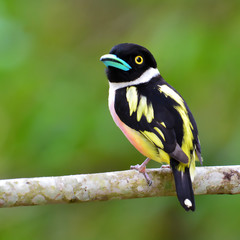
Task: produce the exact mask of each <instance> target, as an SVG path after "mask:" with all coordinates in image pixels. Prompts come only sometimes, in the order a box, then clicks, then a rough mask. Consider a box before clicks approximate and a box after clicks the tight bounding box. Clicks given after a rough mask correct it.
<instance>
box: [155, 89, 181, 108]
mask: <svg viewBox="0 0 240 240" xmlns="http://www.w3.org/2000/svg"><path fill="white" fill-rule="evenodd" d="M159 91H160V93H163V94H164V95H165V96H166V97H170V98H172V99H173V100H174V101H176V102H177V103H178V104H179V105H180V106H181V107H183V108H185V106H184V101H183V99H182V98H181V96H180V95H179V94H177V93H176V92H175V91H174V90H173V89H172V88H170V87H169V86H167V85H160V86H159Z"/></svg>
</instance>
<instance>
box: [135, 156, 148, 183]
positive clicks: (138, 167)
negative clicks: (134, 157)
mask: <svg viewBox="0 0 240 240" xmlns="http://www.w3.org/2000/svg"><path fill="white" fill-rule="evenodd" d="M149 161H150V159H149V158H147V159H146V160H145V161H144V162H143V163H142V164H141V165H139V164H137V165H134V166H131V167H130V169H135V170H137V171H138V172H140V173H142V174H143V176H144V177H145V179H146V181H147V184H148V185H149V186H151V185H152V180H151V178H150V177H149V175H148V174H147V173H146V165H147V164H148V162H149Z"/></svg>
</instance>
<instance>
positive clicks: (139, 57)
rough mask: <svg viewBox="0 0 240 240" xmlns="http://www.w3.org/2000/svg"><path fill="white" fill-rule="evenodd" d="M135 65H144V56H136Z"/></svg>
mask: <svg viewBox="0 0 240 240" xmlns="http://www.w3.org/2000/svg"><path fill="white" fill-rule="evenodd" d="M135 63H136V64H139V65H140V64H142V63H143V57H142V56H136V57H135Z"/></svg>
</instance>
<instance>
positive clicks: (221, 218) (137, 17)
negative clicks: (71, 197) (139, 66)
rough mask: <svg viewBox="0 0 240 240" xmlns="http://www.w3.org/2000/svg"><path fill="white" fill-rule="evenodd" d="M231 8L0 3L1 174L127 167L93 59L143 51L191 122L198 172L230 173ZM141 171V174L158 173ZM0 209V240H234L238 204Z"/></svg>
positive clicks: (234, 32) (239, 135) (239, 111)
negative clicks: (132, 48) (200, 162)
mask: <svg viewBox="0 0 240 240" xmlns="http://www.w3.org/2000/svg"><path fill="white" fill-rule="evenodd" d="M239 7H240V4H239V1H237V0H236V1H233V0H230V1H223V0H220V1H206V0H203V1H187V0H183V1H166V0H165V1H164V0H163V1H156V0H148V1H143V0H139V1H136V0H129V1H126V0H124V1H111V0H103V1H93V0H89V1H84V0H79V1H76V0H69V1H64V0H43V1H30V0H23V1H16V0H2V1H0V133H1V134H0V158H1V159H0V176H1V178H17V177H34V176H52V175H67V174H79V173H91V172H103V171H115V170H123V169H128V168H129V166H130V165H131V164H136V163H140V162H142V161H143V160H144V157H143V156H141V155H140V154H139V153H138V152H137V151H136V150H135V149H134V148H133V147H132V146H131V145H130V144H129V143H128V141H127V140H126V139H125V137H124V136H123V134H122V133H121V132H120V130H119V129H117V127H116V126H115V124H114V122H113V121H112V119H111V116H110V114H109V111H108V106H107V95H108V82H107V79H106V76H105V74H104V65H103V64H102V63H100V62H99V57H100V56H101V55H102V54H105V53H108V52H109V50H110V49H111V47H112V46H113V45H115V44H117V43H121V42H134V43H138V44H141V45H144V46H145V47H147V48H148V49H149V50H150V51H151V52H152V53H153V54H154V56H155V57H156V59H157V62H158V67H159V69H160V71H161V73H162V75H163V77H164V78H165V79H166V80H167V81H168V82H169V83H170V84H171V85H173V86H174V87H175V88H176V89H177V90H178V91H179V92H180V93H181V94H182V95H183V96H184V98H185V99H186V101H187V102H188V105H189V106H190V108H191V110H192V112H193V114H194V116H195V119H196V121H197V123H198V127H199V132H200V138H201V143H202V149H203V157H204V160H205V161H204V165H228V164H230V165H232V164H239V161H240V153H239V152H238V151H237V149H238V146H239V144H240V124H239V122H240V108H239V105H240V98H239V94H240V81H239V79H240V68H239V64H240V47H239V43H240V31H239V29H240V12H239V9H240V8H239ZM158 166H159V165H158V164H157V163H150V164H149V167H158ZM196 204H197V210H196V212H194V213H186V212H185V211H184V210H183V209H182V208H181V207H180V205H179V203H178V201H177V199H176V198H175V197H166V198H151V199H137V200H123V201H117V200H115V201H112V202H100V203H89V204H76V205H67V206H66V205H64V206H63V205H57V206H54V205H53V206H42V207H21V208H15V209H1V210H0V211H1V220H0V238H1V239H34V240H38V239H46V240H47V239H86V240H88V239H89V240H92V239H98V240H100V239H105V240H108V239H126V240H128V239H177V238H178V239H195V240H198V239H199V240H200V239H204V238H205V239H212V240H214V239H231V240H232V239H239V234H240V229H239V226H238V225H239V224H238V223H239V221H240V217H239V216H238V212H239V211H240V196H197V197H196Z"/></svg>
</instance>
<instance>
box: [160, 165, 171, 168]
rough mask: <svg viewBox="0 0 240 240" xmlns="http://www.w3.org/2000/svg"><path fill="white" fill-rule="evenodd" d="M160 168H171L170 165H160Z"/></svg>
mask: <svg viewBox="0 0 240 240" xmlns="http://www.w3.org/2000/svg"><path fill="white" fill-rule="evenodd" d="M161 168H171V167H170V165H162V166H161Z"/></svg>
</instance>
